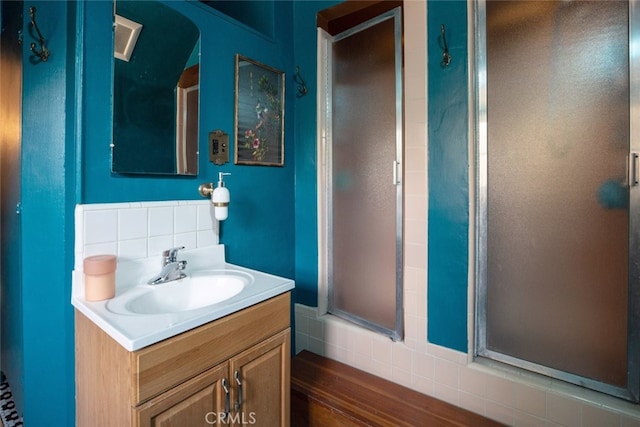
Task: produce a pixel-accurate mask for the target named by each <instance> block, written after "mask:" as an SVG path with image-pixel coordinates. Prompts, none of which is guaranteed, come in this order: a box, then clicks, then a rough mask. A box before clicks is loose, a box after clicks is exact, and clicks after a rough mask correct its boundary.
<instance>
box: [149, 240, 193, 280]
mask: <svg viewBox="0 0 640 427" xmlns="http://www.w3.org/2000/svg"><path fill="white" fill-rule="evenodd" d="M181 249H184V246H181V247H179V248H171V249H167V250H166V251H164V252H162V256H163V257H164V263H163V267H162V271H160V274H158V275H157V276H154V277H153V278H151V279H149V281H148V282H147V283H148V284H149V285H159V284H161V283H167V282H171V281H173V280H178V279H182V278H183V277H186V276H187V275H186V274H184V272H183V270H184V268H185V267H186V266H187V261H184V260H183V261H178V251H179V250H181Z"/></svg>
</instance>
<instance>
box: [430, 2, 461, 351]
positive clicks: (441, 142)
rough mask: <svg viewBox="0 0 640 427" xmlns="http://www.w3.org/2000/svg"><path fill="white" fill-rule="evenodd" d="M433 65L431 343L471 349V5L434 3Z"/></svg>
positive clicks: (431, 85) (431, 86)
mask: <svg viewBox="0 0 640 427" xmlns="http://www.w3.org/2000/svg"><path fill="white" fill-rule="evenodd" d="M427 19H428V21H427V27H428V28H430V32H429V37H428V46H427V48H428V58H429V64H428V69H427V73H428V76H429V80H428V82H429V83H428V85H429V87H428V98H429V112H428V134H429V162H428V167H427V168H428V176H429V213H428V214H429V217H428V221H429V234H428V240H427V241H428V245H429V251H428V252H429V260H428V279H427V280H428V289H427V313H428V321H427V327H428V330H427V334H428V339H429V342H432V343H434V344H439V345H443V346H445V347H449V348H452V349H455V350H460V351H464V352H466V351H467V289H468V266H469V263H468V247H469V246H468V245H469V236H468V233H469V136H468V126H469V123H468V122H469V113H468V103H469V96H468V93H469V89H468V82H467V74H468V70H467V60H468V58H467V4H466V2H464V1H457V0H449V1H430V2H429V4H428V13H427ZM441 24H444V25H445V28H446V39H447V44H448V47H449V53H450V54H451V56H452V60H451V64H450V65H449V66H448V67H446V68H443V67H442V66H441V65H440V60H441V58H442V47H441V44H440V43H441V42H440V40H439V35H440V25H441Z"/></svg>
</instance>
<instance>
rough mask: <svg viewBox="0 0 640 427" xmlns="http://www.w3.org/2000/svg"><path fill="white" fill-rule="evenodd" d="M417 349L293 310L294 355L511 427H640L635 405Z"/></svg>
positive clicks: (301, 308) (443, 351)
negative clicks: (326, 361) (322, 359)
mask: <svg viewBox="0 0 640 427" xmlns="http://www.w3.org/2000/svg"><path fill="white" fill-rule="evenodd" d="M416 342H417V340H415V339H412V340H407V341H406V342H393V341H391V340H390V339H389V338H386V337H383V336H382V335H379V334H376V333H374V332H371V331H368V330H365V329H363V328H361V327H359V326H356V325H354V324H351V323H349V322H346V321H344V320H342V319H339V318H337V317H335V316H331V315H323V316H318V315H317V309H316V308H315V307H308V306H305V305H301V304H296V305H295V345H296V349H295V351H296V353H299V352H300V351H302V350H309V351H312V352H314V353H317V354H320V355H323V356H326V357H329V358H331V359H334V360H337V361H339V362H342V363H346V364H347V365H350V366H353V367H355V368H358V369H361V370H363V371H366V372H369V373H371V374H373V375H377V376H379V377H382V378H385V379H387V380H390V381H393V382H396V383H398V384H401V385H404V386H406V387H409V388H412V389H414V390H416V391H419V392H421V393H424V394H426V395H429V396H433V397H436V398H438V399H441V400H444V401H446V402H449V403H452V404H454V405H457V406H460V407H462V408H465V409H468V410H470V411H473V412H475V413H478V414H481V415H484V416H486V417H488V418H492V419H494V420H497V421H500V422H502V423H505V424H507V425H510V426H536V427H537V426H568V427H573V426H575V427H640V407H639V406H638V405H635V404H632V403H630V402H626V401H624V400H621V399H616V398H614V397H610V396H606V395H603V394H601V393H597V392H593V391H590V390H586V389H583V388H580V387H576V386H573V385H570V384H566V383H563V382H561V381H556V380H552V379H549V378H545V377H542V376H538V375H535V374H527V373H523V372H521V371H516V370H513V371H512V372H510V371H509V370H500V369H497V368H491V367H487V366H484V365H481V364H479V363H473V362H471V361H470V360H469V358H468V357H467V354H466V353H461V352H458V351H454V350H450V349H447V348H444V347H440V346H436V345H433V344H429V343H427V342H426V340H424V341H423V345H416Z"/></svg>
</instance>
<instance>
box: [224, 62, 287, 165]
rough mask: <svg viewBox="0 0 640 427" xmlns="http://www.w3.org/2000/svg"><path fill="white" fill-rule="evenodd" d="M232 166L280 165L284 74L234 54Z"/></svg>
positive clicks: (282, 138)
mask: <svg viewBox="0 0 640 427" xmlns="http://www.w3.org/2000/svg"><path fill="white" fill-rule="evenodd" d="M235 104H236V108H235V142H236V143H235V163H236V164H243V165H266V166H283V165H284V73H283V72H282V71H278V70H276V69H275V68H272V67H269V66H267V65H264V64H261V63H259V62H256V61H254V60H252V59H249V58H246V57H244V56H242V55H239V54H236V100H235Z"/></svg>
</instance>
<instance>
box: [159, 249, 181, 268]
mask: <svg viewBox="0 0 640 427" xmlns="http://www.w3.org/2000/svg"><path fill="white" fill-rule="evenodd" d="M182 249H184V246H179V247H176V248H171V249H167V250H166V251H164V252H162V256H163V257H164V264H165V265H167V264H169V263H172V262H176V261H178V251H179V250H182Z"/></svg>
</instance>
